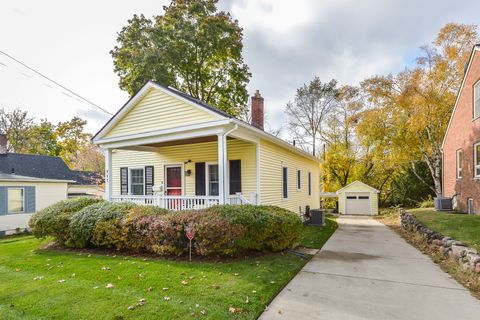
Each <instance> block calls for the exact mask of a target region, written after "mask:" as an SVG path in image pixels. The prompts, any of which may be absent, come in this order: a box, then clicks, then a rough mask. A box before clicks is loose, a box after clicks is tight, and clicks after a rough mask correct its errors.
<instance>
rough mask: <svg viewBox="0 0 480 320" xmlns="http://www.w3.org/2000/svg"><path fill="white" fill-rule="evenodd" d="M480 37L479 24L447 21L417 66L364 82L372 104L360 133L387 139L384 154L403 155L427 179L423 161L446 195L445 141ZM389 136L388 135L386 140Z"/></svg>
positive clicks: (437, 190) (424, 49) (438, 190)
mask: <svg viewBox="0 0 480 320" xmlns="http://www.w3.org/2000/svg"><path fill="white" fill-rule="evenodd" d="M477 41H478V34H477V32H476V26H474V25H463V24H447V25H446V26H444V27H443V28H442V29H441V30H440V32H439V33H438V35H437V38H436V39H435V41H433V43H432V44H431V45H429V46H425V47H422V48H421V54H420V56H419V57H418V58H417V63H416V65H415V66H414V68H412V69H405V70H404V71H402V72H400V73H398V74H396V75H388V76H376V77H372V78H369V79H367V80H365V81H364V82H363V83H362V87H363V89H364V90H365V92H366V93H367V95H368V97H369V101H370V102H371V105H372V108H371V109H370V110H369V111H367V112H365V114H364V117H363V119H364V124H363V125H362V127H363V129H366V130H363V132H362V135H363V136H364V137H365V138H366V139H369V140H371V141H375V142H376V143H377V145H379V144H380V142H386V145H385V148H386V147H390V149H386V150H388V152H387V151H386V153H385V154H389V155H390V154H391V153H399V154H405V157H403V158H406V159H407V161H408V162H409V165H410V166H411V170H412V172H413V173H414V174H416V175H417V177H418V178H419V179H423V178H422V175H421V174H419V172H418V170H417V164H418V162H419V161H424V162H425V164H426V165H427V167H428V169H429V171H430V174H431V176H432V181H433V185H432V186H431V189H432V190H433V191H434V192H435V194H436V195H437V196H440V195H441V194H442V185H441V167H442V162H441V161H442V156H441V145H442V140H443V137H444V134H445V130H446V127H447V125H448V120H449V118H450V115H451V113H452V110H453V106H454V104H455V97H456V94H457V92H458V89H459V87H460V84H461V81H462V77H463V71H464V70H463V69H464V64H465V62H467V60H468V56H469V54H470V51H471V48H472V46H473V45H474V44H475V43H476V42H477ZM375 124H380V127H381V128H380V129H381V131H383V133H380V132H379V131H378V130H375V129H378V126H379V125H375ZM374 137H377V138H378V139H377V140H375V139H374ZM385 137H389V139H388V141H385ZM403 164H405V163H399V165H403ZM425 183H428V182H427V181H425Z"/></svg>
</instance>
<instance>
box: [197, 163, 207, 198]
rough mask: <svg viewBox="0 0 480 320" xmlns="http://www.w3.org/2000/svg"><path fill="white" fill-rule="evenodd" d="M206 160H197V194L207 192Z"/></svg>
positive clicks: (202, 194)
mask: <svg viewBox="0 0 480 320" xmlns="http://www.w3.org/2000/svg"><path fill="white" fill-rule="evenodd" d="M205 183H206V182H205V162H195V195H196V196H204V195H206V192H205Z"/></svg>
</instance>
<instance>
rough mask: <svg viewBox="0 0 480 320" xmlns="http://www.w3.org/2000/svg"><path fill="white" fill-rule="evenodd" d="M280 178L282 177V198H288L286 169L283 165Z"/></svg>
mask: <svg viewBox="0 0 480 320" xmlns="http://www.w3.org/2000/svg"><path fill="white" fill-rule="evenodd" d="M282 173H283V174H282V176H283V177H282V178H283V198H288V169H287V168H286V167H283V169H282Z"/></svg>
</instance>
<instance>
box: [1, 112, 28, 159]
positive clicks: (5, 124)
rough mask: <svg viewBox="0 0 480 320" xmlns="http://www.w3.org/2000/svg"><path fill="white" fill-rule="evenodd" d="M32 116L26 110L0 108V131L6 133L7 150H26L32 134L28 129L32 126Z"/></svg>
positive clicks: (19, 151) (22, 151)
mask: <svg viewBox="0 0 480 320" xmlns="http://www.w3.org/2000/svg"><path fill="white" fill-rule="evenodd" d="M33 125H34V122H33V118H32V117H30V116H29V115H28V113H27V111H22V110H20V109H14V110H12V111H6V110H5V109H4V108H1V109H0V133H3V134H6V135H7V141H8V145H7V151H8V152H17V153H24V152H27V151H28V148H29V144H30V142H31V138H32V136H31V135H30V133H29V131H30V129H31V128H32V127H33Z"/></svg>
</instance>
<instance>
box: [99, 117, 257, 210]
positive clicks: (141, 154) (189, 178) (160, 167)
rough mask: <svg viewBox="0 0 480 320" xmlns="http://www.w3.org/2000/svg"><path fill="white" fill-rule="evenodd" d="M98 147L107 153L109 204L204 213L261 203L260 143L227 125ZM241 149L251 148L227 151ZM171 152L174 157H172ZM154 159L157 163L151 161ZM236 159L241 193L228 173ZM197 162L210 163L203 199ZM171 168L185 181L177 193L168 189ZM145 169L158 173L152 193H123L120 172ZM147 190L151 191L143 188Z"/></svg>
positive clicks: (174, 130)
mask: <svg viewBox="0 0 480 320" xmlns="http://www.w3.org/2000/svg"><path fill="white" fill-rule="evenodd" d="M96 142H97V143H99V144H100V146H101V147H102V148H103V149H104V152H105V168H106V170H105V171H106V172H105V178H106V179H105V199H106V200H109V201H114V202H134V203H137V204H142V205H155V206H159V207H162V208H165V209H169V210H188V209H203V208H208V207H211V206H214V205H219V204H249V203H251V204H258V203H260V184H259V172H260V168H259V161H258V159H259V154H258V153H259V141H258V138H257V137H254V136H253V135H252V134H251V133H249V132H248V131H247V130H244V129H243V128H241V127H239V126H238V125H236V124H232V123H231V122H230V121H228V120H227V121H214V122H209V123H204V124H196V125H190V126H185V127H178V128H172V129H165V130H159V131H155V132H149V133H144V134H133V135H128V136H122V137H112V138H104V139H101V140H100V141H96ZM239 144H242V145H245V146H248V148H243V149H242V148H239V147H236V149H235V150H229V146H236V145H239ZM199 146H202V147H201V148H200V149H205V151H204V152H205V154H207V153H208V156H206V155H203V154H202V155H199V154H198V153H199V152H200V153H201V152H202V151H199V150H198V149H199ZM207 149H208V150H207ZM232 149H233V147H232ZM175 150H176V151H175ZM191 150H196V151H191ZM173 151H175V155H174V156H171V155H170V154H172V153H173ZM122 152H123V153H122ZM126 152H128V153H129V155H130V156H129V157H130V158H129V159H127V158H126V157H123V156H122V154H125V153H126ZM132 154H133V155H134V157H133V158H132V156H131V155H132ZM152 157H153V158H154V159H155V160H151V159H152ZM162 157H164V158H166V159H165V160H164V159H163V158H162ZM212 157H213V158H212ZM142 159H148V160H142ZM233 159H241V167H242V169H241V191H240V192H233V191H236V190H232V181H231V180H230V178H231V177H230V172H229V169H230V166H231V161H233ZM142 161H143V162H142ZM152 161H153V162H154V163H152ZM199 161H200V162H201V161H203V162H204V164H205V163H206V168H207V173H206V174H205V176H206V179H207V186H206V187H205V194H201V195H199V194H198V192H197V190H196V189H197V188H196V185H197V184H198V181H196V179H197V177H196V175H198V174H199V173H198V172H195V169H196V164H197V162H199ZM229 161H230V162H229ZM237 161H240V160H237ZM172 163H175V165H173V166H175V167H178V169H177V170H176V171H179V172H180V175H181V176H179V177H178V178H177V180H181V186H177V187H178V190H177V192H173V191H175V190H173V189H175V188H174V187H172V186H171V185H169V183H168V177H170V174H171V173H172V172H173V170H172V172H168V173H167V171H166V170H167V168H171V167H172ZM141 164H143V165H148V166H149V167H150V166H151V167H152V168H153V169H151V170H152V171H153V172H155V183H154V185H155V186H154V188H152V189H153V191H152V192H147V191H145V192H144V194H136V193H138V192H135V190H133V188H132V187H130V185H128V186H127V187H124V186H123V185H122V186H120V187H119V181H118V179H119V178H118V177H119V176H120V172H119V169H124V168H138V167H139V165H141ZM212 164H213V165H214V168H215V180H217V179H218V181H215V185H214V189H215V192H209V191H211V190H208V189H209V185H208V183H209V181H208V179H209V177H208V176H207V175H208V168H209V167H211V166H212ZM140 167H141V166H140ZM145 168H146V167H145ZM217 170H218V172H217ZM127 175H128V178H129V179H128V180H129V181H131V180H132V179H131V178H132V176H131V171H130V169H128V172H127ZM167 176H168V177H167ZM147 179H148V177H147V176H145V179H144V183H145V181H146V180H147ZM129 183H130V182H129ZM217 188H218V190H217ZM144 189H145V190H146V189H147V188H146V187H145V185H144Z"/></svg>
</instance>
